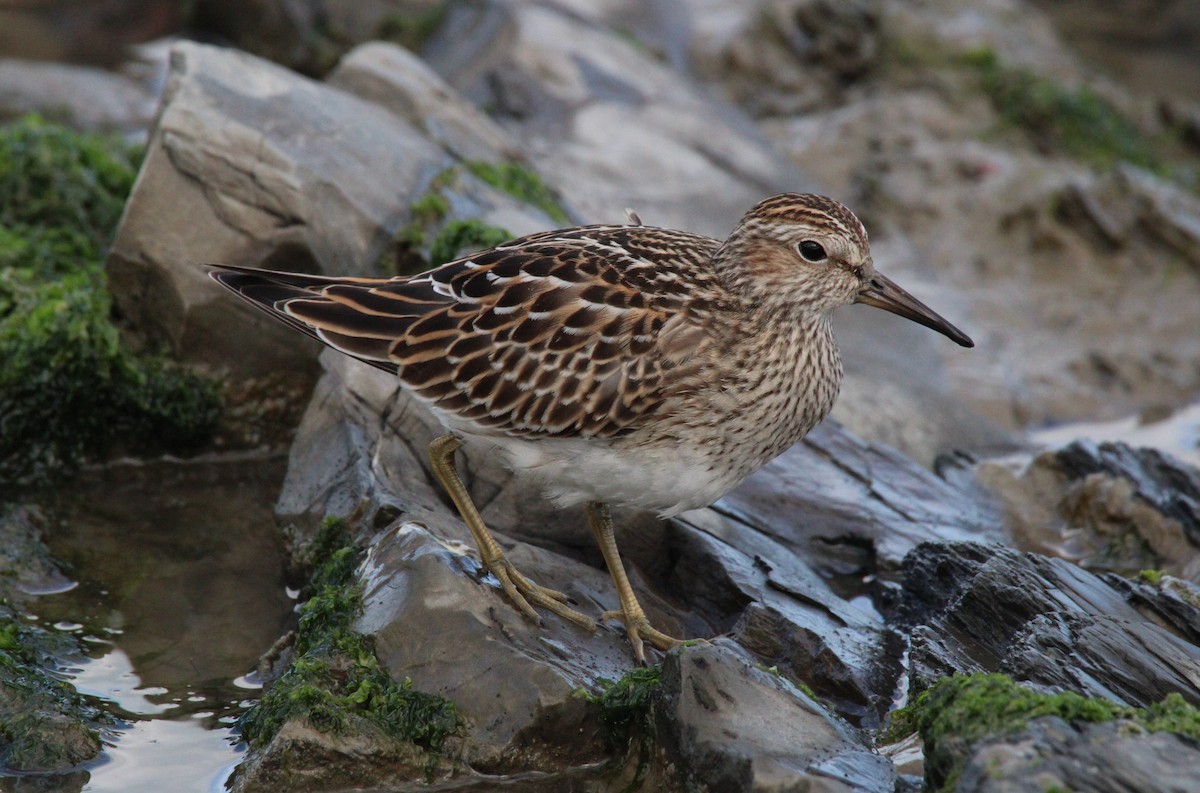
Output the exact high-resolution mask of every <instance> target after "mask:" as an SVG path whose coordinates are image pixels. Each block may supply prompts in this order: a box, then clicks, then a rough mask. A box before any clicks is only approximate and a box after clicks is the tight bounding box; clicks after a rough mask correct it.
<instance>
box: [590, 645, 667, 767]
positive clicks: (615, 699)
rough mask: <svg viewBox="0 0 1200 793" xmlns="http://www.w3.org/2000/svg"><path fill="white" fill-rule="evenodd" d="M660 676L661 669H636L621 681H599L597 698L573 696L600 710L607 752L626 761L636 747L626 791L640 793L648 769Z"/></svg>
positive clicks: (651, 751) (595, 696)
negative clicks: (634, 763)
mask: <svg viewBox="0 0 1200 793" xmlns="http://www.w3.org/2000/svg"><path fill="white" fill-rule="evenodd" d="M661 676H662V668H661V667H658V666H651V667H638V668H636V669H632V670H630V671H629V672H627V673H626V674H625V675H624V676H622V677H621V679H620V680H608V679H601V680H600V681H599V685H600V693H598V694H593V693H591V692H589V691H585V690H584V689H579V690H577V691H576V692H575V693H576V695H577V696H579V697H581V698H582V699H585V700H587V701H588V702H590V703H592V704H593V705H596V706H598V707H599V709H600V727H601V730H602V734H603V736H604V745H605V748H607V749H608V751H610V752H613V753H615V754H617V755H619V756H622V757H626V758H628V757H629V754H630V748H631V747H633V746H635V745H636V748H637V758H636V761H635V762H636V766H635V769H634V774H633V779H632V780H631V781H630V783H629V785H628V786H627V787H626V788H625V790H627V791H633V790H639V789H640V788H641V786H642V782H643V781H644V780H645V777H646V773H647V772H648V771H649V769H650V759H651V757H652V755H653V752H654V698H655V696H656V695H657V693H658V685H659V681H660V679H661Z"/></svg>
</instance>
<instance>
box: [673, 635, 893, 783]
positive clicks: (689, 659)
mask: <svg viewBox="0 0 1200 793" xmlns="http://www.w3.org/2000/svg"><path fill="white" fill-rule="evenodd" d="M661 687H662V692H661V695H660V696H661V699H660V700H659V703H658V705H657V709H656V710H657V714H656V715H657V721H658V725H659V726H658V736H659V738H658V739H659V741H661V742H662V744H663V746H662V750H663V751H664V752H665V754H666V756H667V758H669V761H670V762H672V763H673V764H674V765H675V767H676V768H678V769H680V771H681V775H682V778H683V779H682V782H683V785H684V787H685V789H703V790H755V791H767V790H812V791H830V793H832V792H833V791H851V790H854V791H888V792H889V793H890V791H893V790H895V789H896V772H895V770H894V769H893V768H892V766H891V763H889V762H888V761H887V760H885V759H884V758H883V757H881V756H879V755H877V754H875V753H874V752H872V751H871V749H870V748H869V746H868V744H867V743H866V742H864V740H863V738H862V737H861V736H860V735H858V734H857V733H856V732H855V731H854V730H853V729H852V728H850V727H849V726H848V725H846V724H845V723H844V722H841V721H839V720H838V719H836V718H833V717H831V716H830V715H829V713H828V712H827V711H825V710H824V709H823V708H821V707H820V706H818V705H817V704H816V703H815V702H814V701H813V700H812V699H811V698H810V697H808V696H807V695H805V694H803V693H802V692H801V691H799V690H798V689H797V688H796V687H795V686H793V685H791V684H790V683H788V682H787V680H785V679H783V678H781V677H779V676H778V675H776V674H772V673H771V672H770V671H764V670H763V669H762V668H761V665H760V666H759V667H757V668H756V667H755V665H754V663H753V662H752V661H751V660H750V659H749V658H748V657H747V656H746V655H745V653H744V652H742V651H741V650H739V649H738V648H737V647H736V645H731V644H727V643H725V642H724V641H721V642H717V643H714V644H712V645H710V646H702V647H695V648H689V649H687V650H685V651H683V652H679V653H671V654H669V655H668V656H667V659H666V661H665V662H664V664H663V671H662V683H661Z"/></svg>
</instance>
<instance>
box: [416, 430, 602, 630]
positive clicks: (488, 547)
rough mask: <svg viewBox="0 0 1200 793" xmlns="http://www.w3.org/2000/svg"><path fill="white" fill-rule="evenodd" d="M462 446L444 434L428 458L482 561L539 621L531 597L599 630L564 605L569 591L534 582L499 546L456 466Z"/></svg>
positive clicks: (587, 619)
mask: <svg viewBox="0 0 1200 793" xmlns="http://www.w3.org/2000/svg"><path fill="white" fill-rule="evenodd" d="M460 446H462V438H459V437H458V436H456V435H443V436H442V437H440V438H438V439H437V440H435V441H434V442H433V443H431V444H429V459H430V461H431V462H432V463H433V473H434V475H435V476H436V477H437V479H438V481H439V482H440V483H441V484H442V487H444V488H445V489H446V492H447V493H449V494H450V498H451V500H452V501H454V506H456V507H458V514H459V515H461V516H462V519H463V521H464V522H465V523H466V524H467V528H468V529H470V530H471V536H472V537H474V538H475V545H476V546H477V547H478V548H479V556H480V558H481V560H482V561H483V566H484V568H485V569H487V571H488V572H490V573H492V574H493V575H495V576H496V578H498V579H500V586H502V587H504V592H505V594H507V595H508V596H509V598H511V599H512V601H513V602H514V603H515V604H516V605H517V608H519V609H520V610H521V612H522V613H524V614H525V616H527V617H529V619H531V620H533V621H534V622H536V623H538V624H539V625H540V624H541V622H542V620H541V617H539V616H538V613H537V612H536V611H534V610H533V606H531V605H530V601H532V602H533V604H534V605H537V606H541V607H542V608H544V609H546V610H548V611H552V612H554V613H555V614H557V615H558V616H560V617H562V618H563V619H565V620H569V621H571V622H573V623H575V624H576V625H578V626H579V627H581V628H583V629H584V630H586V631H594V630H596V621H595V620H593V619H592V618H591V617H588V616H586V615H584V614H580V613H579V612H578V611H576V610H575V609H573V608H570V607H568V606H565V605H563V604H564V603H566V601H567V596H566V595H564V594H563V593H562V592H557V591H555V590H553V589H547V588H546V587H544V586H539V585H537V584H535V583H533V582H532V581H530V580H529V579H528V578H526V577H525V576H523V575H521V573H519V572H518V571H517V569H516V568H515V567H513V565H512V562H510V561H508V559H506V558H505V557H504V551H502V550H501V549H500V544H499V543H497V542H496V538H495V537H493V536H492V534H491V532H489V531H488V529H487V526H486V525H484V522H483V518H482V517H481V516H480V514H479V510H478V509H476V508H475V503H474V502H473V501H471V495H470V494H469V493H468V492H467V488H466V487H465V486H464V485H463V482H462V479H460V478H459V476H458V471H456V470H454V453H455V452H456V451H458V449H459V447H460Z"/></svg>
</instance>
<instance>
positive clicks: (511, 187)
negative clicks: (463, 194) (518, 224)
mask: <svg viewBox="0 0 1200 793" xmlns="http://www.w3.org/2000/svg"><path fill="white" fill-rule="evenodd" d="M466 167H467V170H468V171H470V172H471V173H472V174H473V175H474V176H475V177H476V178H478V179H479V180H480V181H482V182H486V183H487V184H490V185H491V186H492V187H494V188H496V189H497V190H499V191H501V192H503V193H507V194H508V195H510V196H512V197H513V198H515V199H517V200H518V201H520V202H522V203H524V204H528V205H529V206H531V207H534V208H536V209H540V210H541V211H542V212H544V213H546V215H547V217H549V218H550V219H551V220H553V221H554V222H555V223H558V224H561V225H564V226H565V225H566V224H567V223H569V222H570V221H571V218H570V216H568V215H567V211H566V210H565V209H563V206H562V202H560V201H559V200H558V196H556V195H555V194H554V191H553V190H551V189H550V188H549V187H548V186H547V185H546V183H545V182H543V181H542V178H541V177H540V176H538V175H537V174H536V173H534V172H533V171H531V170H530V169H528V168H526V167H525V166H524V165H521V164H520V163H517V162H480V161H473V162H468V163H466Z"/></svg>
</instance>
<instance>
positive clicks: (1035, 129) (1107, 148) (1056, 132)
mask: <svg viewBox="0 0 1200 793" xmlns="http://www.w3.org/2000/svg"><path fill="white" fill-rule="evenodd" d="M963 62H964V63H965V64H966V65H967V66H969V67H971V68H973V69H975V70H976V71H978V73H979V76H980V80H981V82H982V87H983V90H984V92H985V93H986V94H987V96H988V98H989V99H990V100H991V102H992V105H993V107H995V109H996V111H997V112H998V113H999V114H1000V115H1001V117H1002V118H1003V119H1004V120H1005V122H1006V123H1008V124H1011V125H1012V126H1014V127H1018V128H1020V129H1022V130H1023V131H1024V132H1025V133H1026V134H1027V135H1029V137H1030V138H1031V139H1032V141H1033V143H1034V145H1035V146H1037V147H1038V149H1040V150H1041V151H1043V152H1047V153H1061V154H1065V155H1067V156H1070V157H1074V158H1076V159H1080V160H1083V161H1085V162H1090V163H1092V164H1095V165H1098V166H1101V167H1111V166H1113V165H1115V164H1116V163H1118V162H1129V163H1132V164H1134V165H1137V166H1140V167H1142V168H1146V169H1148V170H1151V171H1155V172H1157V173H1160V174H1164V173H1165V171H1166V168H1165V165H1164V162H1163V160H1162V158H1161V157H1160V156H1159V155H1158V153H1157V152H1156V151H1155V148H1154V146H1153V145H1152V144H1151V141H1150V140H1149V139H1148V138H1147V136H1146V135H1144V134H1143V133H1142V131H1141V130H1140V129H1138V127H1137V125H1136V124H1134V123H1133V122H1132V121H1130V120H1129V119H1127V118H1126V117H1125V116H1123V115H1122V114H1121V112H1120V111H1119V110H1117V109H1116V108H1115V107H1114V106H1113V105H1112V103H1110V102H1109V101H1108V100H1106V99H1105V98H1103V97H1102V96H1100V95H1099V94H1097V93H1096V92H1095V91H1092V90H1091V89H1089V88H1087V87H1081V88H1074V89H1071V88H1066V87H1064V86H1061V85H1059V84H1057V83H1055V82H1053V81H1051V80H1047V79H1046V78H1044V77H1041V76H1039V75H1037V74H1035V73H1033V72H1031V71H1029V70H1027V69H1019V68H1012V67H1008V66H1005V65H1003V64H1002V63H1001V62H1000V60H999V58H998V57H997V56H996V54H995V53H994V52H993V51H991V50H980V51H977V52H974V53H970V54H968V55H966V56H964V57H963Z"/></svg>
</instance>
